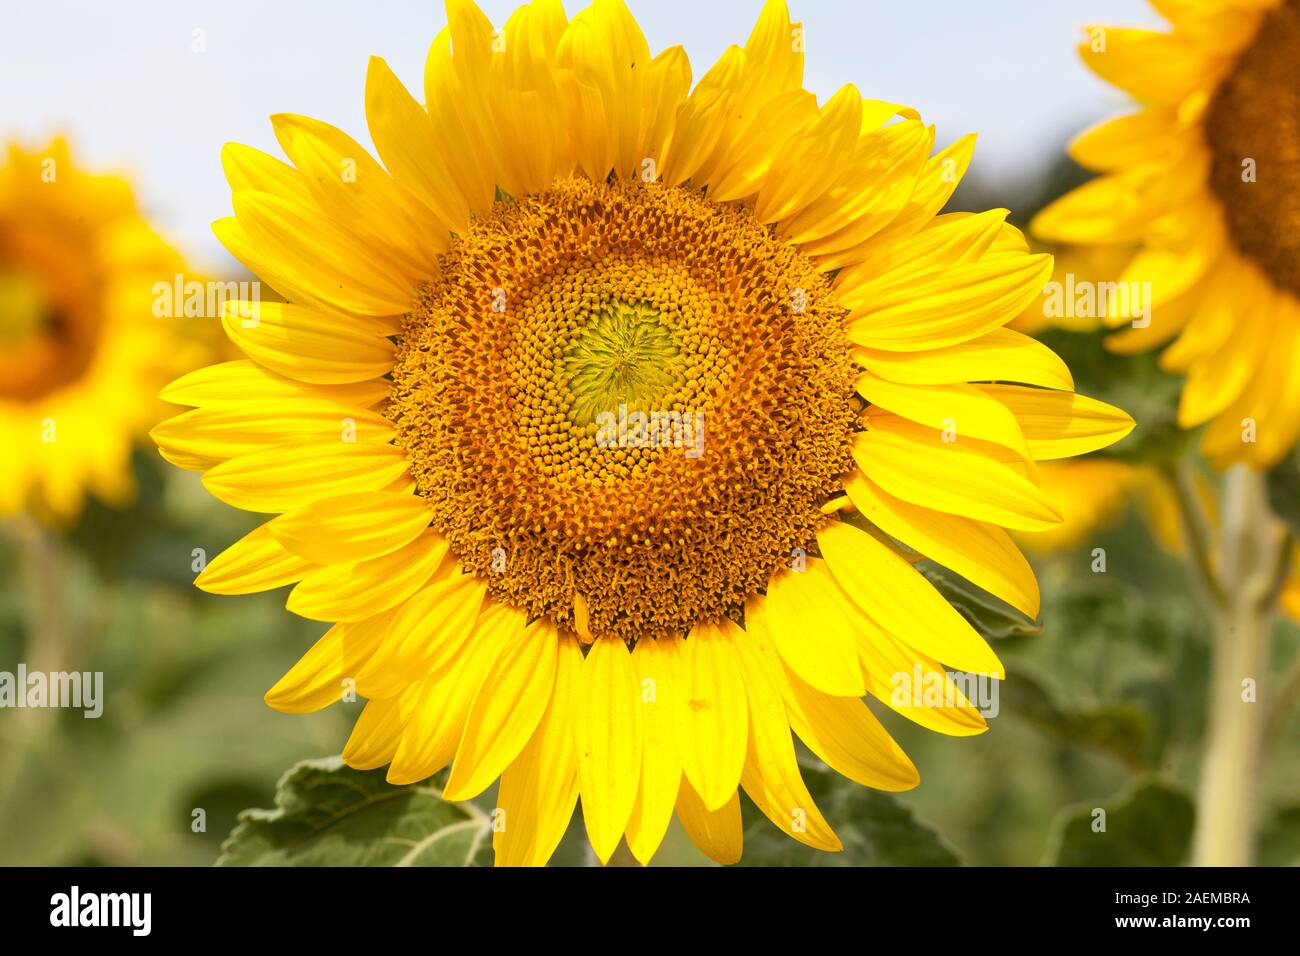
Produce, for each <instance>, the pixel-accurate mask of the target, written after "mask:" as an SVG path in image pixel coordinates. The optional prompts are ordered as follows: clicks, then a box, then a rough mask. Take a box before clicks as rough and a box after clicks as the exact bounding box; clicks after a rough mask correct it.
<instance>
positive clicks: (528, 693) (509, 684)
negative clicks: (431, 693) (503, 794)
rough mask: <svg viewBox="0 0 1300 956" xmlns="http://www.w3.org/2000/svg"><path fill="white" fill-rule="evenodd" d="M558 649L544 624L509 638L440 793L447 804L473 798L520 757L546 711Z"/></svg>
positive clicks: (549, 625) (471, 710)
mask: <svg viewBox="0 0 1300 956" xmlns="http://www.w3.org/2000/svg"><path fill="white" fill-rule="evenodd" d="M559 647H560V634H559V631H557V630H556V628H555V625H554V624H552V623H551V622H550V621H547V620H546V619H544V618H543V619H541V620H537V621H534V622H533V623H532V624H531V625H529V626H528V627H526V628H524V630H523V631H522V633H519V634H516V635H514V637H513V638H511V640H510V644H509V648H508V650H507V651H506V653H505V654H503V655H502V656H501V657H499V658H497V660H495V661H493V662H492V663H491V664H490V665H489V668H488V674H487V679H486V680H484V681H483V685H482V686H481V687H480V688H479V689H478V693H477V694H476V695H475V697H474V703H473V704H471V705H470V708H469V717H468V718H467V719H466V721H465V731H464V733H463V734H462V735H461V738H460V746H459V747H458V748H457V749H456V759H455V761H453V762H452V765H451V777H450V778H449V779H448V780H447V786H446V787H445V788H444V791H443V792H444V795H445V796H446V798H447V799H448V800H469V799H472V798H473V797H476V796H478V795H479V794H480V793H482V792H483V791H484V790H486V789H487V788H488V787H489V786H491V785H492V781H494V780H496V778H497V777H499V776H501V772H502V771H503V770H505V768H506V767H507V766H509V765H510V763H511V761H513V760H514V759H515V758H516V757H517V756H519V752H520V751H521V750H523V749H524V745H525V744H526V743H528V741H529V739H530V738H531V737H532V735H533V731H534V730H536V729H537V724H538V722H539V721H540V720H541V719H542V714H543V713H544V712H545V711H546V705H547V702H548V701H549V700H550V697H551V691H552V689H553V688H554V686H555V668H556V660H557V655H558V653H559Z"/></svg>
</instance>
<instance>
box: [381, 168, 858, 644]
mask: <svg viewBox="0 0 1300 956" xmlns="http://www.w3.org/2000/svg"><path fill="white" fill-rule="evenodd" d="M441 265H442V268H441V270H440V275H439V276H438V278H437V279H435V280H434V281H432V282H430V283H429V284H427V285H426V286H425V287H424V288H423V289H422V290H421V293H420V297H419V302H418V305H417V308H416V309H415V310H414V311H412V312H411V313H409V314H408V315H407V316H406V317H405V319H404V325H403V328H402V332H401V336H400V350H399V359H398V364H397V367H396V368H395V369H394V371H393V381H394V387H393V398H392V400H391V401H390V403H389V405H388V411H387V414H388V415H389V417H390V418H391V419H392V421H393V422H394V424H395V426H396V428H397V431H398V443H399V444H400V445H401V446H402V447H403V448H404V449H405V450H406V452H407V455H408V457H409V458H410V460H411V463H412V466H411V467H412V473H413V475H414V476H415V480H416V485H417V489H418V491H419V493H420V494H421V495H423V496H424V497H425V498H426V499H428V501H429V504H430V508H431V511H432V514H433V524H434V526H435V527H436V528H438V529H439V530H440V531H442V533H444V534H445V535H446V536H447V537H448V538H449V540H450V541H451V544H452V547H453V549H454V551H455V553H456V554H458V555H459V556H460V557H461V560H462V562H463V564H464V565H465V566H466V568H467V569H468V570H471V571H475V572H479V573H481V574H483V575H485V576H486V579H487V581H488V586H489V589H490V590H491V591H492V592H493V594H494V595H495V596H496V597H497V598H499V599H500V600H503V601H505V602H507V603H510V604H513V605H515V606H520V607H523V608H525V609H526V610H527V611H528V613H529V615H530V616H531V617H540V616H543V615H550V616H552V617H553V619H554V620H555V621H556V623H557V624H559V625H561V626H565V627H571V626H572V625H573V622H574V616H573V606H574V602H575V596H577V597H578V598H579V599H581V600H582V601H585V606H586V609H587V614H588V619H589V622H590V623H589V626H590V631H591V633H592V634H593V636H596V637H616V638H621V639H623V640H625V641H628V642H629V643H631V642H635V641H636V640H638V639H640V638H644V637H659V636H664V635H671V634H685V633H687V632H688V631H689V630H690V628H691V627H692V626H693V625H694V624H695V623H696V622H698V621H701V620H718V619H720V618H723V617H730V618H731V619H733V620H739V619H740V617H741V609H742V607H743V605H744V601H745V599H746V598H747V597H749V596H750V595H752V594H754V593H756V592H757V591H759V590H760V589H761V588H762V587H764V586H765V584H766V582H767V579H768V578H769V576H770V575H771V574H772V573H774V572H775V571H776V570H777V569H778V568H780V567H782V566H784V565H786V564H788V563H789V561H790V556H791V554H792V553H793V552H794V551H795V549H800V548H802V549H811V548H812V546H813V544H814V541H815V532H816V529H817V527H818V526H819V525H820V524H821V523H822V522H823V521H824V520H825V515H824V514H823V512H822V508H821V506H822V505H823V504H824V503H825V502H826V500H827V499H828V497H829V496H831V495H832V494H834V493H835V492H836V490H837V489H838V488H839V482H840V479H841V478H842V476H843V475H844V474H845V473H846V472H847V471H849V470H851V469H852V467H853V463H852V460H851V458H850V456H849V453H848V448H849V446H850V443H851V438H852V433H853V431H854V429H855V427H856V425H855V414H856V411H857V409H858V408H860V405H859V404H858V403H857V401H856V399H854V397H853V379H854V373H853V366H852V362H851V358H850V351H849V345H848V343H847V340H846V339H845V336H844V333H843V327H842V326H843V318H844V313H843V310H842V309H841V308H840V307H839V306H838V305H837V304H836V303H835V300H834V297H833V295H832V293H831V291H830V289H829V287H828V285H827V283H826V280H825V279H824V278H823V277H822V276H821V275H820V274H819V273H818V272H817V270H816V268H815V267H814V266H813V264H812V263H811V262H810V261H808V260H807V259H806V258H805V257H803V256H801V255H800V254H799V253H797V252H795V251H794V250H793V249H791V248H790V247H789V246H788V245H787V244H785V243H783V242H782V241H780V240H779V239H777V238H775V237H774V236H773V235H772V234H771V231H770V230H769V229H768V228H766V227H765V226H763V225H762V224H761V223H759V222H757V221H756V220H755V219H754V218H753V217H752V216H751V215H750V214H749V213H748V212H747V211H745V210H744V209H739V208H732V207H725V206H721V205H718V204H715V203H712V202H710V201H709V200H708V199H707V198H705V197H704V196H702V195H701V194H699V193H697V192H693V191H689V190H687V189H683V188H677V187H667V186H663V185H661V184H657V183H642V182H639V181H631V182H612V183H592V182H590V181H588V180H585V179H573V180H565V181H561V182H559V183H557V184H556V185H555V186H554V187H553V188H551V189H549V190H547V191H545V192H542V193H539V194H535V195H532V196H529V197H527V198H525V199H521V200H518V201H514V200H510V199H506V200H502V201H500V202H498V203H497V204H496V206H495V207H494V209H493V211H492V213H491V214H490V215H487V216H484V217H482V218H480V219H478V220H475V221H474V222H473V223H472V224H471V226H470V228H469V229H468V230H467V231H466V232H464V233H463V234H462V235H460V236H459V237H457V239H456V241H455V242H454V244H453V247H452V249H451V250H450V251H449V252H448V253H447V254H446V255H445V256H444V257H443V261H442V263H441Z"/></svg>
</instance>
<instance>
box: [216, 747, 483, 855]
mask: <svg viewBox="0 0 1300 956" xmlns="http://www.w3.org/2000/svg"><path fill="white" fill-rule="evenodd" d="M275 803H276V807H275V809H274V810H245V811H244V812H243V813H241V814H240V815H239V821H240V822H239V825H238V826H236V827H235V829H234V832H232V833H231V834H230V838H229V839H228V840H226V842H225V843H224V844H223V845H222V854H221V858H220V859H219V860H217V865H218V866H481V865H486V864H487V863H489V862H490V861H491V855H492V839H491V829H492V828H491V821H490V820H489V818H488V817H487V816H486V815H484V814H483V812H482V811H480V810H479V809H478V808H476V807H474V806H472V805H470V804H465V803H449V802H447V801H445V800H443V799H442V792H441V791H440V790H439V789H438V788H437V787H435V786H434V785H433V781H425V782H424V783H420V784H412V785H410V786H404V787H395V786H393V785H391V784H389V783H387V782H386V781H385V780H384V771H382V770H372V771H366V772H363V771H359V770H352V769H350V768H348V767H345V766H344V765H343V761H342V759H340V758H339V757H326V758H324V759H321V760H307V761H304V762H302V763H300V764H298V765H297V766H295V767H293V768H291V769H290V770H289V772H288V773H286V774H285V775H284V777H283V778H281V780H280V783H279V786H278V788H277V791H276V795H275Z"/></svg>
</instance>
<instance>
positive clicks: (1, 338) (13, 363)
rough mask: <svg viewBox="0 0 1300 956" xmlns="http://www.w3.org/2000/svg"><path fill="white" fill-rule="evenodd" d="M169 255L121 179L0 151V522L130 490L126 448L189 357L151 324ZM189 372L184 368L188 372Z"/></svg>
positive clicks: (65, 514)
mask: <svg viewBox="0 0 1300 956" xmlns="http://www.w3.org/2000/svg"><path fill="white" fill-rule="evenodd" d="M180 272H181V261H180V257H179V256H178V254H177V253H176V252H175V251H174V250H173V249H172V248H171V247H170V246H168V245H167V244H166V243H165V242H164V241H163V240H162V239H160V238H159V237H158V235H157V234H156V233H155V232H154V231H153V230H152V229H151V228H150V227H149V225H148V223H147V222H146V221H145V220H144V219H143V218H142V217H141V215H140V213H139V211H138V210H137V208H136V205H135V201H134V199H133V198H132V194H131V188H130V186H129V184H128V183H127V182H126V180H124V179H122V178H120V177H118V176H107V175H93V174H91V173H88V172H84V171H83V170H81V169H78V168H77V167H76V166H74V165H73V162H72V158H71V156H70V154H69V151H68V147H67V144H66V143H65V142H64V141H63V140H61V139H56V140H54V141H53V142H52V143H51V144H50V145H49V147H48V148H46V149H39V150H33V151H30V152H29V151H26V150H24V149H22V148H21V147H19V146H17V145H12V146H10V147H9V155H8V160H7V162H6V163H5V164H4V165H3V166H0V447H3V448H4V465H3V467H0V514H9V513H13V512H16V511H19V510H24V509H30V510H32V511H33V512H35V513H36V514H38V515H41V516H43V517H46V518H48V519H52V520H56V521H58V520H66V519H69V518H71V517H73V516H74V515H75V514H76V513H77V512H78V511H79V510H80V508H81V505H82V503H83V501H84V500H85V496H86V494H87V493H88V492H90V493H94V494H95V495H97V496H98V497H100V498H101V499H103V500H104V501H107V502H109V503H115V504H116V503H122V502H123V501H124V500H126V499H128V498H129V497H130V496H131V494H132V491H133V489H134V485H133V479H132V474H131V468H130V454H131V445H132V440H133V439H135V438H138V437H142V436H143V434H144V432H145V431H146V430H147V429H148V427H149V426H150V425H151V424H152V423H153V422H155V421H157V418H158V415H159V412H160V409H161V407H162V406H161V405H160V404H158V403H157V401H156V399H155V395H156V393H157V391H158V389H159V387H160V386H161V385H162V384H164V383H165V382H166V381H167V380H168V379H170V378H172V377H173V376H175V375H176V374H177V373H178V372H180V371H183V370H184V368H185V367H186V366H185V365H183V364H180V363H181V362H183V361H184V356H185V354H186V349H185V348H183V347H181V346H179V345H178V342H177V341H176V337H175V336H174V335H173V334H172V332H171V328H170V320H167V319H160V318H155V317H154V309H153V304H154V291H153V290H154V284H155V282H157V281H160V280H166V281H167V282H168V283H170V282H171V281H172V277H173V275H175V274H177V273H180ZM190 367H193V366H192V365H191V366H190Z"/></svg>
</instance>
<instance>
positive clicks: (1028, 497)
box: [853, 420, 1061, 531]
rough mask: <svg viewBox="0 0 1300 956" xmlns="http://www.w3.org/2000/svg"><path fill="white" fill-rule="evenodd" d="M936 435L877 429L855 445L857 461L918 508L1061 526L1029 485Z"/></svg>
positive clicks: (1004, 522) (1031, 526)
mask: <svg viewBox="0 0 1300 956" xmlns="http://www.w3.org/2000/svg"><path fill="white" fill-rule="evenodd" d="M874 421H875V420H873V422H874ZM931 434H932V436H933V437H930V436H925V435H921V434H912V433H909V432H908V431H907V430H905V429H902V428H900V427H899V425H898V424H897V423H889V424H888V426H887V428H886V427H873V428H871V429H869V430H868V431H866V432H863V433H862V434H860V435H858V436H857V438H856V439H855V440H854V444H853V457H854V459H855V460H856V461H857V463H858V467H859V468H861V469H862V473H863V474H864V475H866V476H867V477H868V478H870V479H871V480H872V481H874V482H875V483H876V484H878V485H880V487H882V488H884V489H885V490H886V491H887V492H889V493H890V494H891V495H894V496H895V497H897V498H902V499H903V500H904V501H907V502H910V503H912V504H914V505H922V506H924V507H927V508H933V509H935V510H936V511H945V512H948V513H949V514H958V515H964V516H965V517H967V518H974V519H975V520H977V521H986V522H988V523H990V524H996V525H1001V526H1002V527H1004V528H1019V529H1023V530H1026V531H1042V530H1046V529H1048V528H1050V527H1052V526H1053V525H1055V524H1057V523H1059V522H1060V520H1061V516H1060V514H1059V513H1058V512H1057V511H1056V509H1055V508H1053V507H1052V504H1051V502H1050V501H1048V500H1047V497H1046V496H1045V495H1044V494H1043V492H1042V491H1041V490H1040V489H1039V488H1038V487H1037V486H1035V485H1034V484H1032V483H1031V482H1030V481H1029V480H1028V479H1026V478H1024V477H1023V476H1022V475H1020V474H1018V473H1016V472H1015V471H1013V470H1012V469H1010V468H1008V467H1007V466H1006V465H1004V464H1001V463H999V462H997V461H994V460H993V459H991V458H989V457H987V456H986V455H984V454H981V453H980V452H979V451H975V450H973V449H970V448H968V447H966V445H964V444H963V443H962V442H961V441H960V440H958V441H955V442H943V441H942V439H941V437H940V435H939V433H938V432H932V433H931Z"/></svg>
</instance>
